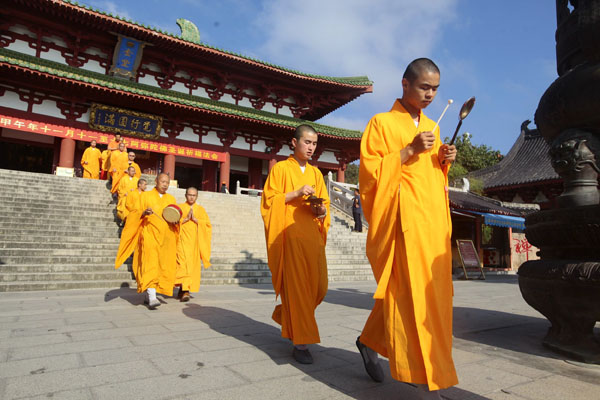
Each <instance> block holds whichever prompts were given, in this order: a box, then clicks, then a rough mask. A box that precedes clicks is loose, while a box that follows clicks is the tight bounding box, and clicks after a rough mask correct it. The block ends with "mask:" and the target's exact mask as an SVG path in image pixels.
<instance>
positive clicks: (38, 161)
mask: <svg viewBox="0 0 600 400" xmlns="http://www.w3.org/2000/svg"><path fill="white" fill-rule="evenodd" d="M53 161H54V147H49V146H48V147H46V146H39V145H34V144H23V143H11V142H4V141H2V142H0V168H3V169H13V170H17V171H27V172H41V173H44V174H51V173H53V171H52V163H53Z"/></svg>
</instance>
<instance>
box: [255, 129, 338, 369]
mask: <svg viewBox="0 0 600 400" xmlns="http://www.w3.org/2000/svg"><path fill="white" fill-rule="evenodd" d="M317 140H318V136H317V133H316V132H315V130H314V129H313V128H312V127H311V126H309V125H300V126H299V127H298V128H296V132H295V134H294V138H293V139H292V145H293V147H294V154H293V155H291V156H290V157H289V158H288V159H287V160H285V161H280V162H278V163H277V164H275V166H273V168H272V169H271V171H270V172H269V177H268V178H267V181H266V182H265V186H264V188H263V194H262V202H261V213H262V217H263V221H264V224H265V236H266V241H267V255H268V258H269V269H270V270H271V275H272V281H273V288H274V289H275V295H276V296H279V295H281V304H280V305H278V306H276V307H275V311H274V312H273V320H274V321H275V322H277V323H278V324H280V325H281V336H282V337H285V338H288V339H290V340H291V341H292V343H293V344H294V348H293V352H292V355H293V356H294V358H295V359H296V360H297V361H298V362H300V363H303V364H310V363H312V362H313V359H312V355H311V354H310V352H309V350H308V346H307V345H308V344H311V343H319V342H320V337H319V329H318V327H317V321H316V319H315V309H316V308H317V306H318V305H319V304H320V303H321V301H322V300H323V298H324V297H325V294H326V293H327V260H326V258H325V243H326V241H327V230H328V229H329V223H330V216H329V213H328V209H329V197H328V195H327V188H326V186H325V184H324V181H323V175H322V174H321V172H320V171H319V170H318V169H317V168H315V167H313V166H312V165H310V164H308V161H309V160H310V158H311V157H312V155H313V153H314V151H315V149H316V147H317Z"/></svg>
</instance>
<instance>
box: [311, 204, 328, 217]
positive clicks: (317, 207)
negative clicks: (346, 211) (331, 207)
mask: <svg viewBox="0 0 600 400" xmlns="http://www.w3.org/2000/svg"><path fill="white" fill-rule="evenodd" d="M310 209H311V210H312V212H313V214H315V215H316V216H317V217H320V216H321V215H324V214H326V213H327V208H325V206H324V205H323V204H311V206H310Z"/></svg>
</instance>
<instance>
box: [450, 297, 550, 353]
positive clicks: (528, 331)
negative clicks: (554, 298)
mask: <svg viewBox="0 0 600 400" xmlns="http://www.w3.org/2000/svg"><path fill="white" fill-rule="evenodd" d="M549 327H550V322H548V320H546V319H545V318H543V317H539V318H537V317H529V316H525V315H519V314H512V313H507V312H502V311H495V310H484V309H479V308H470V307H454V329H453V331H454V336H455V337H457V338H460V339H464V340H469V341H472V342H477V343H481V344H485V345H488V346H493V347H499V348H503V349H506V350H511V351H515V352H519V353H526V354H532V355H535V356H541V357H548V358H560V357H557V356H556V354H555V353H553V352H551V351H550V350H548V349H546V348H545V347H544V346H542V339H543V338H544V336H545V335H546V332H547V330H548V328H549Z"/></svg>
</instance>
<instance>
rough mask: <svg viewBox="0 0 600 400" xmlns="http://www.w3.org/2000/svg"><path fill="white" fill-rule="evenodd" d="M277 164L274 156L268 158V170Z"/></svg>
mask: <svg viewBox="0 0 600 400" xmlns="http://www.w3.org/2000/svg"><path fill="white" fill-rule="evenodd" d="M275 164H277V160H276V159H275V158H271V159H270V160H269V172H271V168H273V167H274V166H275Z"/></svg>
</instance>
